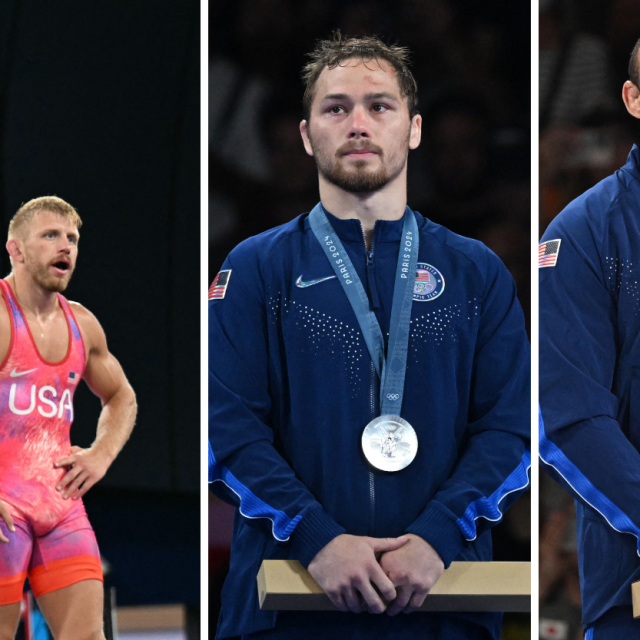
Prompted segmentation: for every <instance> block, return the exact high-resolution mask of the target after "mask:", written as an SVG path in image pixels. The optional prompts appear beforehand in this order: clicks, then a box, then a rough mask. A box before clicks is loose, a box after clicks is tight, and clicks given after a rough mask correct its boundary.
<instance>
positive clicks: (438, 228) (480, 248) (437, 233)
mask: <svg viewBox="0 0 640 640" xmlns="http://www.w3.org/2000/svg"><path fill="white" fill-rule="evenodd" d="M420 235H421V238H422V237H424V238H425V239H427V241H429V242H432V243H435V244H436V245H437V246H438V247H439V248H440V250H441V251H443V252H446V253H448V254H449V255H450V257H451V259H452V260H453V261H455V262H456V264H457V266H459V268H460V269H475V270H477V271H479V272H480V274H481V276H482V278H483V279H484V278H485V277H486V274H487V272H488V271H491V270H494V269H501V268H504V269H506V267H504V264H503V262H502V260H500V258H499V257H498V256H497V255H496V254H495V253H494V252H493V251H491V249H489V247H487V245H485V244H484V243H482V242H480V240H475V239H473V238H468V237H466V236H461V235H459V234H457V233H454V232H453V231H451V230H449V229H447V228H446V227H443V226H442V225H440V224H436V223H435V222H432V221H431V220H429V219H428V218H425V224H424V225H423V226H422V228H421V233H420Z"/></svg>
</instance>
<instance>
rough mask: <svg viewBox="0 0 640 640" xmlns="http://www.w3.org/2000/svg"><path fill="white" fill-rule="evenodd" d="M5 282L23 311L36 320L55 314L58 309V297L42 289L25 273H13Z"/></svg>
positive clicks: (54, 293)
mask: <svg viewBox="0 0 640 640" xmlns="http://www.w3.org/2000/svg"><path fill="white" fill-rule="evenodd" d="M6 280H7V282H8V283H9V286H10V287H11V290H12V291H13V293H14V295H15V297H16V299H17V300H18V302H19V303H20V307H21V308H22V309H23V310H24V311H26V312H28V313H30V314H32V315H34V316H35V317H37V318H42V317H46V316H48V315H51V314H52V313H55V311H56V309H57V308H58V295H57V293H56V292H55V291H47V290H45V289H43V288H42V287H41V286H40V285H39V284H37V283H36V282H34V280H33V278H32V277H31V276H30V275H28V274H26V273H21V272H19V273H18V272H16V271H13V272H11V274H10V275H8V276H7V278H6Z"/></svg>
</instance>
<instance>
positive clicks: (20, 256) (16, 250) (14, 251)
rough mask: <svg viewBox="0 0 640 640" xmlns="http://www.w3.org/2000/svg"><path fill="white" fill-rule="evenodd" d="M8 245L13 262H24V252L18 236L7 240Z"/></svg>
mask: <svg viewBox="0 0 640 640" xmlns="http://www.w3.org/2000/svg"><path fill="white" fill-rule="evenodd" d="M6 247H7V251H8V252H9V255H10V256H11V260H12V261H13V262H24V253H22V249H21V247H20V243H19V242H18V240H16V238H11V239H9V240H7V244H6Z"/></svg>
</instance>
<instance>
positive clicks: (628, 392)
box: [539, 41, 640, 640]
mask: <svg viewBox="0 0 640 640" xmlns="http://www.w3.org/2000/svg"><path fill="white" fill-rule="evenodd" d="M639 55H640V41H638V44H636V47H635V49H634V51H633V53H632V56H631V62H630V65H629V74H630V80H629V81H627V82H626V83H625V84H624V88H623V100H624V103H625V105H626V107H627V110H628V111H629V113H630V114H631V115H633V116H634V117H636V118H640V89H639V86H640V81H639V78H638V62H639V59H638V58H639ZM542 241H543V242H542V244H541V245H540V251H539V256H540V262H541V264H540V267H541V268H540V404H541V414H540V457H541V459H542V462H543V463H544V466H545V468H546V469H547V470H548V471H549V472H550V473H551V474H552V475H553V476H554V477H555V478H556V479H557V480H558V481H559V482H561V483H562V484H563V485H564V486H565V487H566V488H567V489H568V490H569V491H571V492H572V493H573V494H574V496H575V497H576V499H577V500H576V511H577V517H578V554H579V560H580V581H581V587H582V603H583V616H582V617H583V625H584V627H585V629H586V634H587V635H586V637H587V638H588V639H592V638H595V639H596V640H605V639H609V638H611V639H612V640H613V639H618V638H636V637H640V622H639V621H637V620H636V621H634V620H633V617H632V612H631V587H630V585H631V583H632V582H634V581H636V580H640V556H639V554H640V542H639V538H640V341H639V340H638V336H639V335H640V288H639V285H638V282H639V280H640V278H639V277H638V276H639V273H638V271H639V269H640V152H639V150H638V147H637V146H635V145H634V147H633V149H632V150H631V153H630V154H629V158H628V160H627V164H626V165H625V166H624V167H622V168H621V169H620V170H619V171H617V172H616V173H615V174H614V175H612V176H610V177H608V178H606V179H605V180H603V181H602V182H600V183H598V184H597V185H596V186H595V187H593V188H592V189H590V190H589V191H587V192H586V193H584V194H583V195H582V196H580V197H579V198H577V199H576V200H574V201H573V202H572V203H571V204H570V205H569V206H568V207H567V208H566V209H565V210H564V211H563V212H562V213H560V215H559V216H558V217H557V218H555V220H554V221H553V222H552V223H551V224H550V225H549V228H548V229H547V230H546V232H545V234H544V236H543V238H542Z"/></svg>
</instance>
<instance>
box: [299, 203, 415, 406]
mask: <svg viewBox="0 0 640 640" xmlns="http://www.w3.org/2000/svg"><path fill="white" fill-rule="evenodd" d="M309 223H310V225H311V230H312V231H313V233H314V234H315V236H316V238H317V239H318V242H319V243H320V246H321V247H322V249H323V251H324V252H325V254H326V256H327V258H328V260H329V262H330V263H331V266H332V267H333V270H334V271H335V274H336V276H337V277H338V280H339V281H340V284H341V285H342V288H343V289H344V292H345V293H346V294H347V298H348V299H349V303H350V304H351V308H352V309H353V312H354V313H355V314H356V318H357V319H358V324H359V325H360V329H361V331H362V334H363V336H364V341H365V343H366V345H367V348H368V349H369V353H370V354H371V359H372V360H373V364H374V366H375V368H376V371H377V373H378V376H379V377H380V389H381V390H380V405H381V406H380V409H381V413H382V415H395V416H399V415H400V409H401V408H402V397H403V395H404V378H405V373H406V371H407V354H408V349H409V331H410V323H411V304H412V303H413V288H414V286H415V279H416V267H417V264H418V248H419V239H418V224H417V222H416V218H415V215H414V214H413V211H411V209H409V207H407V208H406V210H405V212H404V223H403V226H402V240H401V242H400V252H399V253H398V264H397V267H396V278H395V285H394V287H393V304H392V306H391V325H390V329H389V347H388V352H387V353H388V355H387V358H386V359H385V357H384V338H383V336H382V330H381V329H380V324H379V323H378V319H377V318H376V315H375V313H374V312H373V311H372V310H371V308H370V304H369V297H368V296H367V293H366V291H365V290H364V287H363V286H362V282H361V281H360V278H359V276H358V274H357V272H356V270H355V269H354V267H353V263H352V262H351V259H350V258H349V256H348V255H347V252H346V251H345V249H344V247H343V246H342V242H340V238H338V234H337V233H336V232H335V230H334V229H333V227H332V226H331V223H330V222H329V219H328V218H327V216H326V214H325V212H324V209H323V207H322V204H320V203H318V204H317V205H316V206H315V207H314V208H313V210H312V211H311V213H310V214H309Z"/></svg>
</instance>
